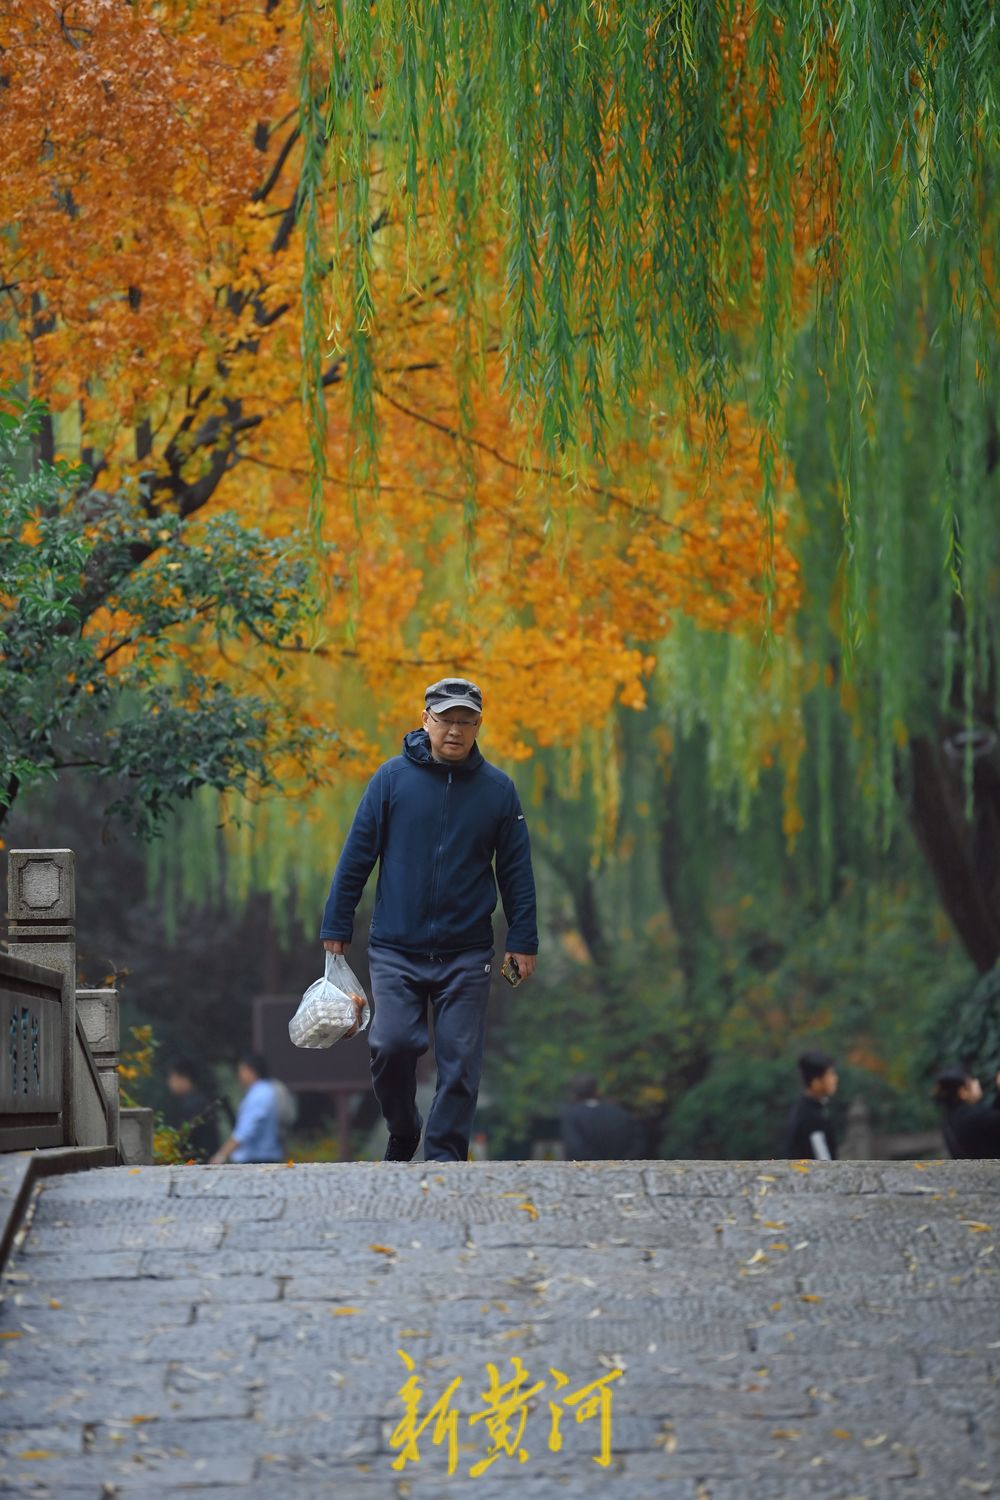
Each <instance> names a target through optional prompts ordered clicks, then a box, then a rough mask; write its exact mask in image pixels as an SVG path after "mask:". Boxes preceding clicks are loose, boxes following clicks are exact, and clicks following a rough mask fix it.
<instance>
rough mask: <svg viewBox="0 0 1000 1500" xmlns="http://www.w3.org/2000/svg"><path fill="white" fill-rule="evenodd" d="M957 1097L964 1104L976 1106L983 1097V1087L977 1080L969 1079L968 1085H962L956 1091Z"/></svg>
mask: <svg viewBox="0 0 1000 1500" xmlns="http://www.w3.org/2000/svg"><path fill="white" fill-rule="evenodd" d="M958 1097H959V1098H960V1099H962V1100H964V1101H965V1103H966V1104H978V1103H979V1101H980V1099H981V1098H982V1097H983V1086H982V1084H981V1083H980V1082H979V1079H978V1078H970V1079H969V1081H968V1083H963V1085H962V1087H961V1088H960V1089H959V1091H958Z"/></svg>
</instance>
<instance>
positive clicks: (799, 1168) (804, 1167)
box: [792, 1161, 809, 1172]
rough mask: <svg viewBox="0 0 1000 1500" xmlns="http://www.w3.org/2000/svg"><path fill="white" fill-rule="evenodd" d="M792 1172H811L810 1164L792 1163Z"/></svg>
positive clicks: (802, 1162)
mask: <svg viewBox="0 0 1000 1500" xmlns="http://www.w3.org/2000/svg"><path fill="white" fill-rule="evenodd" d="M792 1171H793V1172H808V1171H809V1164H808V1162H804V1161H793V1162H792Z"/></svg>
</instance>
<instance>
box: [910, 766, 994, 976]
mask: <svg viewBox="0 0 1000 1500" xmlns="http://www.w3.org/2000/svg"><path fill="white" fill-rule="evenodd" d="M910 758H911V767H912V785H911V787H910V790H909V798H908V804H909V805H908V812H909V818H910V823H911V826H912V827H913V830H914V833H915V834H916V837H917V840H918V842H919V844H920V847H921V849H922V851H923V853H924V856H925V858H926V860H927V863H928V864H929V865H930V868H931V871H932V872H933V875H934V879H935V881H936V883H937V887H938V892H939V894H940V896H941V904H942V905H943V906H944V909H945V911H946V912H947V913H948V916H949V918H950V919H951V922H952V923H953V925H954V928H955V931H956V932H957V933H958V936H959V937H960V938H961V940H962V943H963V944H964V946H965V949H966V951H967V953H968V954H969V957H970V958H971V959H972V962H973V963H974V964H975V965H976V968H977V969H978V970H979V972H980V973H981V974H985V973H986V972H987V971H988V970H989V969H992V968H993V966H994V964H995V963H996V961H997V958H998V957H1000V771H998V767H997V765H996V764H995V763H994V760H993V758H992V757H991V755H989V754H983V755H980V756H979V757H978V758H977V760H976V762H975V766H974V781H973V816H972V820H971V822H970V821H968V820H967V819H966V816H965V788H964V785H963V778H962V770H961V765H960V764H956V763H955V762H954V761H953V760H952V759H951V758H950V757H949V755H948V753H947V751H946V750H945V748H944V746H943V744H941V743H938V742H936V741H934V740H932V739H930V738H927V737H921V738H917V739H914V740H913V741H911V744H910Z"/></svg>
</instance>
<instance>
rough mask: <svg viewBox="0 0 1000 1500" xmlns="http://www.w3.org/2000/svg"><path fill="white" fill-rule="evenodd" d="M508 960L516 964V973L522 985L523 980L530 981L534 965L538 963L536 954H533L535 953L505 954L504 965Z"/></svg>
mask: <svg viewBox="0 0 1000 1500" xmlns="http://www.w3.org/2000/svg"><path fill="white" fill-rule="evenodd" d="M508 958H512V959H513V960H514V962H515V963H516V964H517V969H518V973H519V974H520V976H521V982H522V983H523V982H524V980H525V979H530V978H531V976H532V974H534V972H535V965H536V964H537V962H538V956H537V954H535V953H505V954H504V956H503V961H504V963H506V962H507V960H508Z"/></svg>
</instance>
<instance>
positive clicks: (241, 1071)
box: [236, 1063, 257, 1089]
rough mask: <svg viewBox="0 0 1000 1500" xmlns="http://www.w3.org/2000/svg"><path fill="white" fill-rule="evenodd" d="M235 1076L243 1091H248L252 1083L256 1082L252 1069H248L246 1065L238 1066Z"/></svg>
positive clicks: (255, 1075)
mask: <svg viewBox="0 0 1000 1500" xmlns="http://www.w3.org/2000/svg"><path fill="white" fill-rule="evenodd" d="M236 1076H237V1078H238V1079H239V1080H240V1083H241V1084H242V1085H243V1087H244V1088H245V1089H248V1088H249V1087H250V1085H251V1084H252V1083H256V1081H257V1074H256V1073H255V1072H254V1070H253V1069H252V1068H248V1067H247V1065H246V1063H240V1064H239V1066H238V1067H237V1069H236Z"/></svg>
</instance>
